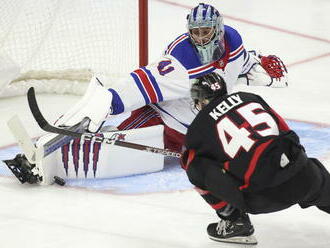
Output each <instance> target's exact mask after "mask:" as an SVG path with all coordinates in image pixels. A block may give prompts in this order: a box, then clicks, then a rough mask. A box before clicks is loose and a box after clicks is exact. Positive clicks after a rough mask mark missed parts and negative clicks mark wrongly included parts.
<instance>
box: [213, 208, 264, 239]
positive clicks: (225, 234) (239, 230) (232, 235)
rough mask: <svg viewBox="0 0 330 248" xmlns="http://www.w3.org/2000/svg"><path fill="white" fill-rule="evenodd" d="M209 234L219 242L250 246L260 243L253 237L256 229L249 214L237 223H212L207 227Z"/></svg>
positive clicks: (224, 221) (226, 221)
mask: <svg viewBox="0 0 330 248" xmlns="http://www.w3.org/2000/svg"><path fill="white" fill-rule="evenodd" d="M207 233H208V235H209V238H210V239H212V240H215V241H218V242H226V243H236V244H249V245H255V244H257V243H258V242H257V239H256V238H255V237H254V236H253V235H252V234H253V233H254V228H253V226H252V224H251V222H250V219H249V216H248V215H247V214H244V215H243V216H241V217H240V218H239V219H237V220H236V221H229V220H220V221H219V222H218V223H211V224H209V225H208V227H207Z"/></svg>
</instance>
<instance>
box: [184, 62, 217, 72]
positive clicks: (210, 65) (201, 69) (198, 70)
mask: <svg viewBox="0 0 330 248" xmlns="http://www.w3.org/2000/svg"><path fill="white" fill-rule="evenodd" d="M212 66H213V63H212V64H208V65H205V66H202V67H198V68H197V69H194V70H189V71H188V73H189V74H192V73H196V72H200V71H203V70H205V69H208V68H211V67H212Z"/></svg>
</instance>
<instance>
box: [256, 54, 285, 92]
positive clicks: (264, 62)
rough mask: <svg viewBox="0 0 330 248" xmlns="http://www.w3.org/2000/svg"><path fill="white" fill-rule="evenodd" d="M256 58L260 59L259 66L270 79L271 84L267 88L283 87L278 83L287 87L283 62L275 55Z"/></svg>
mask: <svg viewBox="0 0 330 248" xmlns="http://www.w3.org/2000/svg"><path fill="white" fill-rule="evenodd" d="M258 57H259V58H260V64H261V66H262V68H264V70H265V71H266V72H267V73H268V75H269V76H270V78H271V82H270V84H268V85H267V86H272V87H283V85H280V83H282V84H284V86H288V82H287V77H286V75H287V73H288V71H287V69H286V66H285V65H284V63H283V61H282V60H281V59H280V58H279V57H277V56H275V55H268V56H262V55H259V56H258ZM277 85H279V86H277Z"/></svg>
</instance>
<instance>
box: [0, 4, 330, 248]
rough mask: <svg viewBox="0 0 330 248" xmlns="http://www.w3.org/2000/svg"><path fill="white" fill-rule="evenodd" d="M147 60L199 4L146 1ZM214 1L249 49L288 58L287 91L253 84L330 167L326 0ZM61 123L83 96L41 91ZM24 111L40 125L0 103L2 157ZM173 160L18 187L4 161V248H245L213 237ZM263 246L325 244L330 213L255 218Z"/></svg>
mask: <svg viewBox="0 0 330 248" xmlns="http://www.w3.org/2000/svg"><path fill="white" fill-rule="evenodd" d="M149 2H150V6H149V11H150V14H151V16H150V19H149V20H150V36H149V37H150V49H151V51H150V59H151V60H152V59H153V58H156V57H158V56H159V55H160V54H161V52H162V50H163V48H165V46H166V45H167V43H168V42H169V41H171V40H172V39H173V38H175V37H177V36H178V35H179V34H180V33H181V32H185V16H186V14H187V13H188V7H191V6H193V5H195V4H197V3H198V2H199V1H191V0H189V1H188V0H177V1H175V2H174V1H173V2H169V1H165V0H158V1H156V0H154V1H149ZM206 2H210V3H214V4H215V5H216V6H217V7H218V8H219V10H220V11H221V12H222V13H223V14H225V22H226V24H229V25H231V26H233V27H235V28H236V29H238V30H239V31H240V33H241V34H242V36H243V41H244V43H245V47H246V48H247V49H253V48H257V49H260V50H261V51H264V52H265V53H267V54H268V53H269V54H276V55H278V56H280V57H281V58H282V59H283V60H284V61H285V63H286V64H288V65H289V66H288V70H289V77H290V87H289V88H286V89H271V88H263V87H258V88H252V87H250V88H247V87H239V89H240V90H249V91H253V92H256V93H259V94H261V95H262V96H263V97H264V98H265V99H266V100H267V101H268V102H269V103H270V105H272V106H273V107H274V109H276V111H277V112H279V113H280V114H281V115H282V116H284V117H285V118H286V119H287V120H289V125H290V126H291V127H292V128H293V129H295V130H296V131H297V132H298V133H299V135H300V136H301V141H302V143H303V144H304V145H305V146H306V149H307V151H308V154H309V155H310V156H317V157H318V158H319V159H320V160H321V161H322V162H324V163H325V165H326V166H327V168H328V169H330V139H329V136H330V111H329V109H330V99H329V96H328V95H329V93H330V84H329V83H330V82H329V79H328V77H329V76H328V70H329V68H330V56H329V55H330V46H329V44H330V17H329V15H328V11H329V9H330V2H329V1H328V0H303V1H298V0H291V1H284V0H278V1H262V0H250V1H246V0H231V1H215V0H214V1H206ZM38 99H39V101H40V106H41V110H44V111H43V112H44V113H45V115H46V117H47V118H48V119H50V120H55V119H56V118H57V117H58V116H59V115H60V113H62V112H63V111H65V109H66V108H67V107H68V106H70V105H71V104H72V103H74V102H75V101H77V99H78V97H73V96H54V95H42V96H38ZM14 113H19V114H20V117H21V118H22V119H23V121H24V123H25V124H26V126H27V128H28V130H29V133H30V135H32V136H33V137H37V136H39V135H41V134H42V131H40V129H39V128H38V127H37V125H36V124H35V123H34V121H33V120H32V116H31V114H30V113H29V110H28V106H27V101H26V99H25V97H15V98H10V99H2V100H0V116H1V120H0V130H1V135H0V147H2V149H0V156H1V157H0V159H1V160H2V159H7V158H11V157H13V156H14V154H15V153H17V152H18V151H19V150H18V148H17V147H15V146H10V145H11V144H13V143H14V139H13V137H12V136H11V135H10V134H9V130H8V128H7V127H6V121H7V120H8V119H9V118H10V117H11V116H12V115H13V114H14ZM175 164H176V162H175V161H167V164H166V167H165V168H166V169H165V170H164V171H163V172H160V173H154V174H148V175H139V176H135V177H126V178H121V179H113V180H97V181H92V180H90V181H83V180H81V181H75V180H72V181H69V182H68V185H67V186H66V187H60V186H55V185H53V186H47V187H37V186H31V185H20V184H19V183H18V182H17V181H16V180H15V179H14V178H12V177H10V176H9V175H10V174H9V173H8V171H7V172H6V170H5V169H4V167H3V164H2V165H1V164H0V168H1V167H2V168H1V169H0V171H1V173H2V176H0V201H1V207H0V237H1V241H0V247H1V248H18V247H24V248H30V247H31V248H46V247H47V248H55V247H56V248H58V247H70V248H71V247H80V248H84V247H98V248H102V247H112V248H117V247H118V248H119V247H134V248H135V247H141V248H142V247H143V248H150V247H157V248H158V247H166V248H167V247H180V248H181V247H187V248H188V247H189V248H193V247H207V248H211V247H212V248H213V247H244V246H240V245H229V244H221V243H217V242H214V241H211V240H209V239H208V238H207V235H206V226H207V225H208V223H210V222H212V221H216V220H217V217H216V215H215V213H214V212H213V210H212V209H210V208H209V206H208V205H207V204H205V203H204V201H203V200H202V199H201V198H200V196H199V195H198V194H197V193H196V192H194V191H193V190H192V189H191V188H192V186H191V185H190V184H189V182H188V181H187V179H186V178H185V175H184V173H183V172H182V171H181V170H180V169H179V168H178V166H177V165H175ZM251 219H252V221H253V223H254V225H255V228H256V236H257V238H258V240H259V244H258V245H257V247H259V248H293V247H299V248H328V247H330V216H329V215H327V214H325V213H323V212H321V211H318V210H317V209H316V208H309V209H304V210H303V209H300V208H299V207H296V206H294V207H292V208H290V209H287V210H285V211H281V212H277V213H272V214H267V215H257V216H252V218H251Z"/></svg>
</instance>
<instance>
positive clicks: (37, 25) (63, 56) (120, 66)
mask: <svg viewBox="0 0 330 248" xmlns="http://www.w3.org/2000/svg"><path fill="white" fill-rule="evenodd" d="M0 15H1V21H0V61H5V60H1V57H2V56H4V57H7V58H10V60H11V62H14V63H15V64H16V65H17V66H18V67H19V68H20V74H19V75H18V76H17V77H15V78H12V80H11V82H10V83H9V84H8V85H7V86H4V84H5V83H4V82H1V79H2V77H1V75H0V87H1V89H0V92H1V93H0V97H9V96H15V95H22V94H26V91H27V89H28V88H29V87H30V86H34V87H35V88H36V91H37V92H39V93H42V92H45V93H59V94H64V93H69V94H83V92H84V90H85V89H86V86H87V84H88V82H89V79H90V78H91V76H92V75H93V74H104V75H107V76H108V77H109V78H110V79H111V80H116V79H117V78H118V77H120V76H121V75H122V74H125V73H127V72H130V71H131V70H133V69H135V68H137V67H138V66H144V65H146V64H147V63H148V0H120V1H109V0H98V1H95V0H70V1H67V0H25V1H21V0H2V1H1V5H0ZM1 68H6V65H4V64H2V65H1V64H0V72H2V70H1ZM1 85H2V86H1Z"/></svg>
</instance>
